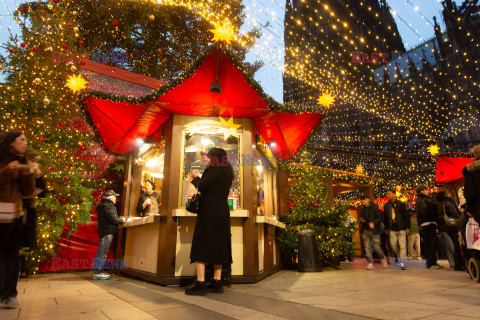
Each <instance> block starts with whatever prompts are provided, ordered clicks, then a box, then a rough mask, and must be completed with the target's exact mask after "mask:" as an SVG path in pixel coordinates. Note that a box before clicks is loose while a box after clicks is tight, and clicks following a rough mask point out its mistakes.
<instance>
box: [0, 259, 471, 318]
mask: <svg viewBox="0 0 480 320" xmlns="http://www.w3.org/2000/svg"><path fill="white" fill-rule="evenodd" d="M441 263H442V264H445V262H441ZM342 269H343V270H334V269H332V268H329V269H325V270H324V272H321V273H304V274H301V273H297V272H294V271H281V272H278V273H276V274H274V275H272V276H270V277H268V278H267V279H264V280H263V281H261V282H259V283H256V284H251V285H233V286H232V287H231V288H228V289H226V291H225V293H224V294H221V295H218V294H217V295H215V294H209V295H208V296H207V297H192V296H185V294H184V292H183V288H179V287H161V286H158V285H154V284H150V283H145V282H142V281H139V280H135V279H131V278H125V277H117V276H114V277H112V279H111V280H108V281H93V280H91V276H92V272H76V273H55V274H43V275H38V276H35V277H34V278H32V279H27V280H20V283H19V300H20V303H21V308H20V309H15V310H0V319H1V320H9V319H48V320H55V319H86V320H93V319H128V320H142V319H181V320H189V319H196V320H203V319H205V320H215V319H262V320H268V319H301V320H309V319H432V320H444V319H480V284H478V283H474V282H473V281H471V280H470V279H469V277H468V275H467V274H466V273H463V272H454V271H453V270H451V269H448V268H446V269H443V270H425V269H411V270H406V271H401V270H393V269H384V270H380V269H376V270H372V271H366V270H363V269H360V268H356V267H355V264H354V265H352V264H349V263H345V264H342Z"/></svg>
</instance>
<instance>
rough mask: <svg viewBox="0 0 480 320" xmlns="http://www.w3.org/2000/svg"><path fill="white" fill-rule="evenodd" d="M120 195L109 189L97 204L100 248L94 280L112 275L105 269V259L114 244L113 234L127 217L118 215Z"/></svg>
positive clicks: (105, 278) (96, 259)
mask: <svg viewBox="0 0 480 320" xmlns="http://www.w3.org/2000/svg"><path fill="white" fill-rule="evenodd" d="M118 196H120V195H119V194H118V193H116V192H115V191H113V190H108V191H107V192H105V194H104V195H103V199H102V200H101V202H100V204H99V205H98V206H97V213H98V239H99V243H98V250H97V255H96V257H95V265H94V268H93V270H94V273H95V274H94V276H93V280H108V279H110V275H109V274H108V273H106V272H105V271H104V265H105V259H106V258H107V254H108V250H109V249H110V245H111V244H112V240H113V236H114V234H116V233H117V232H118V225H119V224H122V223H125V218H124V217H121V218H119V217H118V214H117V207H116V206H115V203H116V202H117V197H118Z"/></svg>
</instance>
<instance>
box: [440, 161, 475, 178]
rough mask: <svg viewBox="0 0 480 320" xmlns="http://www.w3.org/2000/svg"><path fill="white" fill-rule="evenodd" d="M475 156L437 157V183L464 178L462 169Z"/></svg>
mask: <svg viewBox="0 0 480 320" xmlns="http://www.w3.org/2000/svg"><path fill="white" fill-rule="evenodd" d="M473 160H475V158H462V157H445V158H437V174H436V178H437V184H446V183H450V182H453V181H456V180H460V179H462V178H463V174H462V169H463V168H464V167H465V166H466V165H467V164H469V163H470V162H472V161H473Z"/></svg>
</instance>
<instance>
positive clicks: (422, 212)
mask: <svg viewBox="0 0 480 320" xmlns="http://www.w3.org/2000/svg"><path fill="white" fill-rule="evenodd" d="M415 211H416V212H417V221H418V225H419V226H421V225H422V224H423V223H425V222H435V223H437V224H438V223H439V220H440V219H439V217H440V212H439V206H438V202H437V201H435V200H434V199H432V198H430V197H429V196H426V195H424V194H422V193H419V194H417V199H416V200H415Z"/></svg>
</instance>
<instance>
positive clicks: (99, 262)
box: [93, 234, 113, 274]
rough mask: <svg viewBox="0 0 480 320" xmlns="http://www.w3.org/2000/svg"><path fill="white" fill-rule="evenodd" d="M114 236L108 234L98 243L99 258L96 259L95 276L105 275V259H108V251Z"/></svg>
mask: <svg viewBox="0 0 480 320" xmlns="http://www.w3.org/2000/svg"><path fill="white" fill-rule="evenodd" d="M112 240H113V234H107V235H106V236H105V237H103V238H101V239H100V242H99V243H98V250H97V256H96V257H95V266H94V268H93V270H94V272H95V274H100V273H103V267H104V265H105V259H106V258H107V254H108V250H109V249H110V245H111V244H112Z"/></svg>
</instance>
